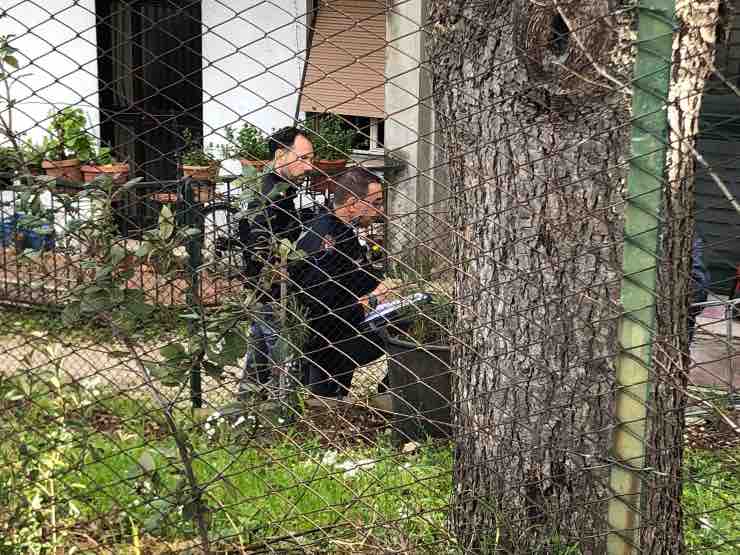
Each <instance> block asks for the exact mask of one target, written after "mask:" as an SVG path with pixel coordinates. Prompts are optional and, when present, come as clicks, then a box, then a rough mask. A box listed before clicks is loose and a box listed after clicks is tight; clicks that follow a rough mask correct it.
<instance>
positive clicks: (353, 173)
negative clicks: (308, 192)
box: [331, 166, 380, 206]
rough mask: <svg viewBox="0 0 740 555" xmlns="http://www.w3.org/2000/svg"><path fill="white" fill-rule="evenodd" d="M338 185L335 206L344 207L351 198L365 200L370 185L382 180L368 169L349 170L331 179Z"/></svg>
mask: <svg viewBox="0 0 740 555" xmlns="http://www.w3.org/2000/svg"><path fill="white" fill-rule="evenodd" d="M331 179H332V180H333V181H334V182H335V183H336V184H337V192H336V193H334V206H342V205H343V204H345V203H346V202H347V200H348V199H349V198H350V197H356V198H365V197H366V196H367V192H368V190H369V189H370V183H380V178H379V177H378V176H377V175H375V174H374V173H373V172H371V171H369V170H368V169H366V168H361V167H359V166H357V167H354V168H349V169H348V170H345V171H343V172H342V173H339V174H337V175H335V176H333V177H332V178H331Z"/></svg>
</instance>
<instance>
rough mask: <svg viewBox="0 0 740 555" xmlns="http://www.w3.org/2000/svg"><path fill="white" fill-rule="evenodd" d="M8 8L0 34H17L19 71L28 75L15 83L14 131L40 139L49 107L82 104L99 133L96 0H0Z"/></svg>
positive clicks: (0, 21) (58, 107) (29, 137)
mask: <svg viewBox="0 0 740 555" xmlns="http://www.w3.org/2000/svg"><path fill="white" fill-rule="evenodd" d="M3 10H7V11H6V14H7V15H6V16H5V17H2V18H0V34H3V35H15V36H16V37H15V38H14V39H13V40H12V43H11V44H12V46H13V47H14V48H17V49H18V50H19V53H18V55H17V57H18V61H19V64H20V69H19V70H18V71H17V72H16V74H22V75H23V78H22V80H21V81H19V82H15V83H13V85H12V88H11V95H12V97H13V99H14V100H15V101H16V107H15V108H14V110H13V120H14V121H13V126H14V130H15V132H16V133H19V132H22V133H24V135H25V138H27V139H31V140H33V141H36V142H40V141H41V140H42V139H43V137H44V136H45V135H46V134H47V128H48V125H49V120H50V115H49V114H50V112H53V111H55V110H59V109H61V108H63V107H65V106H78V107H80V108H82V109H83V110H84V111H85V113H86V114H87V116H88V118H89V121H90V125H91V131H93V132H94V133H95V134H96V135H97V132H98V129H97V125H98V121H99V113H98V62H97V44H96V35H95V0H78V1H76V2H73V1H72V0H52V1H46V2H37V3H33V2H18V0H0V11H3ZM3 94H4V93H3Z"/></svg>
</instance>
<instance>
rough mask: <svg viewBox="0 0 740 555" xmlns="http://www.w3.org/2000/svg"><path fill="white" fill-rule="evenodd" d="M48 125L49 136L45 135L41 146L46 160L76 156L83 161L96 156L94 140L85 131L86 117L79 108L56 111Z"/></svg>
mask: <svg viewBox="0 0 740 555" xmlns="http://www.w3.org/2000/svg"><path fill="white" fill-rule="evenodd" d="M50 127H51V137H50V138H49V137H47V139H46V140H45V143H44V147H43V150H44V153H45V157H46V159H47V160H55V161H58V160H68V159H70V158H77V159H79V160H80V161H83V162H84V161H88V160H94V159H95V158H96V146H95V140H94V137H93V136H92V135H91V134H90V133H89V132H88V131H87V118H86V117H85V112H83V111H82V109H81V108H72V107H67V108H63V109H62V110H60V111H58V112H57V113H56V114H55V115H54V117H52V119H51V124H50Z"/></svg>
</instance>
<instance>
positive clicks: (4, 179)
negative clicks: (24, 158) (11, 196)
mask: <svg viewBox="0 0 740 555" xmlns="http://www.w3.org/2000/svg"><path fill="white" fill-rule="evenodd" d="M18 166H19V161H18V156H17V153H16V151H15V149H13V148H12V147H0V190H2V189H7V188H8V187H10V186H11V185H12V184H13V179H14V178H15V175H16V173H17V171H18Z"/></svg>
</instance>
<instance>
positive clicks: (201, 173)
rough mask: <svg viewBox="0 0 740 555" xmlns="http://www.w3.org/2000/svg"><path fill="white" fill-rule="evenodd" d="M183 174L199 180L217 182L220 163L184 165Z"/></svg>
mask: <svg viewBox="0 0 740 555" xmlns="http://www.w3.org/2000/svg"><path fill="white" fill-rule="evenodd" d="M182 174H183V175H184V176H185V177H192V178H193V179H195V180H197V181H210V182H215V181H216V177H218V164H211V165H210V166H185V165H183V167H182Z"/></svg>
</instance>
